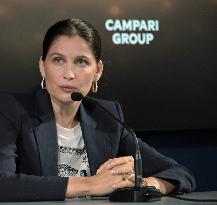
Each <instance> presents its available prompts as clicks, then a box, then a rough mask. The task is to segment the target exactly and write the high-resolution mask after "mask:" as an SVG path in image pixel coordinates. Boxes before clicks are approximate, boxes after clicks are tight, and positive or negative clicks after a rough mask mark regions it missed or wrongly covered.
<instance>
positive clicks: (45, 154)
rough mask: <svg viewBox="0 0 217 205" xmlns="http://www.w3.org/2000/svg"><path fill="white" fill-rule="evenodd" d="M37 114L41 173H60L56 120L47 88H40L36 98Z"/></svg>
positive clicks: (36, 131) (35, 132)
mask: <svg viewBox="0 0 217 205" xmlns="http://www.w3.org/2000/svg"><path fill="white" fill-rule="evenodd" d="M35 102H36V103H35V116H36V119H37V120H36V121H37V123H34V128H33V132H34V135H35V137H36V140H37V145H38V150H39V156H40V162H41V174H42V175H44V176H48V175H50V176H57V175H58V141H57V131H56V121H55V117H54V113H53V109H52V105H51V101H50V97H49V94H48V93H47V91H46V90H41V89H40V90H38V92H37V93H36V98H35Z"/></svg>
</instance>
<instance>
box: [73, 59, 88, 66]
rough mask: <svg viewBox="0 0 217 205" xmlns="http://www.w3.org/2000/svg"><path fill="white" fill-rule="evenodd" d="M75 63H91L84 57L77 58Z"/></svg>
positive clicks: (83, 64)
mask: <svg viewBox="0 0 217 205" xmlns="http://www.w3.org/2000/svg"><path fill="white" fill-rule="evenodd" d="M75 63H76V64H78V65H81V66H85V65H89V62H88V60H86V59H84V58H77V59H76V60H75Z"/></svg>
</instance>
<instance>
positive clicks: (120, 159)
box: [107, 156, 134, 169]
mask: <svg viewBox="0 0 217 205" xmlns="http://www.w3.org/2000/svg"><path fill="white" fill-rule="evenodd" d="M129 162H134V159H133V157H132V156H125V157H118V158H114V159H112V160H111V161H110V162H108V164H107V168H108V169H112V168H113V167H115V166H118V165H122V164H126V163H129Z"/></svg>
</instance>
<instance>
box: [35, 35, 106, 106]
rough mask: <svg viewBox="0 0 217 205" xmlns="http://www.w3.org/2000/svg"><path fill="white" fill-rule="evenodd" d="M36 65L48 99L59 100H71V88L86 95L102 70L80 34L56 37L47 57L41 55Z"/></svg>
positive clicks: (101, 66)
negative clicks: (44, 84) (43, 57)
mask: <svg viewBox="0 0 217 205" xmlns="http://www.w3.org/2000/svg"><path fill="white" fill-rule="evenodd" d="M39 67H40V72H41V75H42V77H45V81H46V88H47V91H48V92H49V94H50V96H51V99H52V100H55V101H58V102H60V103H70V102H72V100H71V94H72V93H73V92H80V93H82V94H83V95H84V96H86V95H87V94H88V92H89V91H90V89H91V86H92V82H93V81H96V80H99V78H100V77H101V74H102V70H103V65H102V62H101V61H100V62H99V63H97V62H96V60H95V57H94V55H93V52H92V51H91V49H90V48H89V46H88V44H87V43H86V41H85V40H84V39H82V38H81V37H79V36H73V37H68V36H59V37H57V39H56V40H54V42H53V43H52V44H51V46H50V48H49V51H48V53H47V56H46V59H45V60H44V61H43V60H42V58H41V59H40V61H39Z"/></svg>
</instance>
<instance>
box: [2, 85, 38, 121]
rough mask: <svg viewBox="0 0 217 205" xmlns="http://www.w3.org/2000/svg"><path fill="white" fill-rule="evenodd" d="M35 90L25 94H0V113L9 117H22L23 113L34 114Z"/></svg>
mask: <svg viewBox="0 0 217 205" xmlns="http://www.w3.org/2000/svg"><path fill="white" fill-rule="evenodd" d="M34 104H35V89H32V90H30V91H27V92H25V93H6V92H1V93H0V113H1V114H4V115H6V116H8V117H10V116H11V117H15V116H17V115H22V114H23V112H26V113H29V114H30V113H33V112H34Z"/></svg>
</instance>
